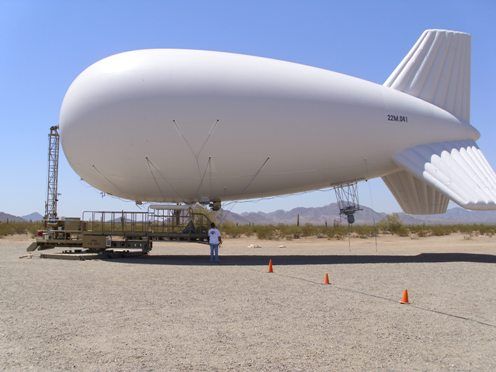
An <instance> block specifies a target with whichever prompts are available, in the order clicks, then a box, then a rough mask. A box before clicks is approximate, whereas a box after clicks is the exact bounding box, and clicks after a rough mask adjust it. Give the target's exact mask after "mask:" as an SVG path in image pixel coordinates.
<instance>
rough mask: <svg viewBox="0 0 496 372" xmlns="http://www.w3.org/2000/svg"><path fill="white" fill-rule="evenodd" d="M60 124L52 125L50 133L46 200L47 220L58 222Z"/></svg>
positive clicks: (47, 221) (48, 221)
mask: <svg viewBox="0 0 496 372" xmlns="http://www.w3.org/2000/svg"><path fill="white" fill-rule="evenodd" d="M59 140H60V136H59V126H58V125H54V126H52V127H50V133H49V134H48V185H47V197H46V202H45V222H46V223H50V222H56V221H57V219H58V216H57V201H58V191H57V188H58V176H59Z"/></svg>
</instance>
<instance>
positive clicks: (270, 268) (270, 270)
mask: <svg viewBox="0 0 496 372" xmlns="http://www.w3.org/2000/svg"><path fill="white" fill-rule="evenodd" d="M273 272H274V269H272V258H271V259H270V260H269V273H273Z"/></svg>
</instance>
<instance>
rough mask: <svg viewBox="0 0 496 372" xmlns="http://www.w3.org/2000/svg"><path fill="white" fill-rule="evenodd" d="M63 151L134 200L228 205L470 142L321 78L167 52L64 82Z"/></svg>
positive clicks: (411, 102)
mask: <svg viewBox="0 0 496 372" xmlns="http://www.w3.org/2000/svg"><path fill="white" fill-rule="evenodd" d="M60 126H61V138H62V145H63V149H64V153H65V155H66V157H67V159H68V161H69V163H70V164H71V166H72V167H73V169H74V170H75V171H76V172H77V173H78V174H79V175H80V176H81V178H82V179H84V180H85V181H86V182H88V183H89V184H91V185H93V186H94V187H96V188H98V189H100V190H102V191H104V192H106V193H108V194H112V195H117V196H120V197H123V198H127V199H131V200H139V201H155V202H195V201H200V202H207V201H214V200H223V201H224V200H235V199H245V198H253V197H261V196H269V195H276V194H285V193H291V192H298V191H305V190H311V189H317V188H322V187H327V186H330V185H334V184H340V183H343V182H349V181H354V180H359V179H369V178H373V177H378V176H384V175H387V174H390V173H393V172H396V171H398V170H399V169H400V166H399V165H398V164H397V163H395V161H394V155H395V154H397V153H398V152H400V151H402V150H404V149H406V148H409V147H413V146H416V145H419V144H424V143H433V142H441V141H457V140H464V139H473V140H475V139H477V138H478V132H477V131H476V130H475V129H474V128H472V127H471V126H470V125H468V124H467V123H463V122H461V121H460V120H459V119H458V118H457V117H455V116H454V115H452V114H450V113H449V112H447V111H445V110H443V109H441V108H439V107H438V106H435V105H433V104H431V103H429V102H426V101H425V100H422V99H419V98H416V97H414V96H412V95H409V94H405V93H403V92H401V91H399V90H395V89H391V88H389V87H384V86H382V85H378V84H375V83H372V82H368V81H365V80H361V79H357V78H353V77H350V76H347V75H343V74H339V73H336V72H332V71H327V70H324V69H320V68H315V67H310V66H305V65H300V64H296V63H290V62H284V61H278V60H273V59H267V58H259V57H252V56H246V55H239V54H232V53H221V52H210V51H196V50H174V49H151V50H138V51H132V52H126V53H121V54H117V55H114V56H111V57H108V58H105V59H103V60H101V61H99V62H97V63H95V64H94V65H92V66H90V67H88V68H87V69H86V70H85V71H83V72H82V73H81V74H80V75H79V76H78V77H77V78H76V80H75V81H74V82H73V83H72V85H71V86H70V88H69V90H68V91H67V94H66V96H65V98H64V101H63V105H62V108H61V114H60Z"/></svg>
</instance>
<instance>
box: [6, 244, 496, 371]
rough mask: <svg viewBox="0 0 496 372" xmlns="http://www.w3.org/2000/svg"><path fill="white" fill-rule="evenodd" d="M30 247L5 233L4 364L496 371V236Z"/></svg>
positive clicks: (53, 367) (10, 367)
mask: <svg viewBox="0 0 496 372" xmlns="http://www.w3.org/2000/svg"><path fill="white" fill-rule="evenodd" d="M29 243H30V240H29V239H27V237H24V236H17V237H8V238H5V239H0V253H1V255H0V293H1V296H0V369H1V370H26V369H35V370H68V369H73V370H167V371H183V370H195V371H197V370H248V371H259V370H276V371H330V370H404V371H410V370H487V371H490V370H495V369H496V255H495V253H496V237H487V236H479V237H477V236H474V237H467V236H463V235H451V236H446V237H430V238H421V239H411V238H408V237H405V238H400V237H392V236H381V237H379V238H378V239H377V245H376V241H375V239H352V240H351V242H348V241H347V240H343V241H333V240H327V239H317V238H312V239H298V240H292V241H263V240H256V239H250V238H241V239H232V240H226V241H225V243H224V244H223V246H222V247H221V254H222V257H221V263H220V264H210V263H209V262H208V258H207V254H208V246H205V245H200V244H190V243H177V242H176V243H174V242H167V243H158V244H155V246H154V248H153V250H152V252H151V253H150V255H149V256H146V257H138V258H122V259H111V260H88V261H62V260H52V259H41V258H39V256H38V253H35V254H34V255H33V257H32V258H26V257H25V258H19V257H20V256H23V255H25V254H26V252H25V248H26V246H27V245H28V244H29ZM349 243H351V244H350V245H349ZM269 258H272V260H273V263H274V273H272V274H270V273H267V263H268V260H269ZM325 273H329V277H330V280H331V284H330V285H323V284H322V281H323V277H324V274H325ZM403 289H408V291H409V295H410V301H411V304H409V305H402V304H400V303H399V300H400V298H401V294H402V290H403Z"/></svg>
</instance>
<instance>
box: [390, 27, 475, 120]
mask: <svg viewBox="0 0 496 372" xmlns="http://www.w3.org/2000/svg"><path fill="white" fill-rule="evenodd" d="M384 86H387V87H391V88H394V89H397V90H400V91H402V92H404V93H407V94H410V95H412V96H415V97H418V98H421V99H423V100H424V101H427V102H430V103H432V104H434V105H436V106H439V107H441V108H442V109H444V110H446V111H448V112H450V113H451V114H453V115H454V116H456V117H457V118H458V119H460V121H462V122H465V123H469V121H470V35H469V34H465V33H462V32H457V31H447V30H426V31H424V33H423V34H422V36H420V38H419V39H418V40H417V42H416V43H415V45H414V46H413V48H412V49H411V50H410V52H408V54H407V55H406V57H405V58H404V59H403V61H401V63H400V64H399V65H398V67H396V69H395V70H394V71H393V73H392V74H391V76H389V78H388V79H387V80H386V82H385V83H384Z"/></svg>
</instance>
